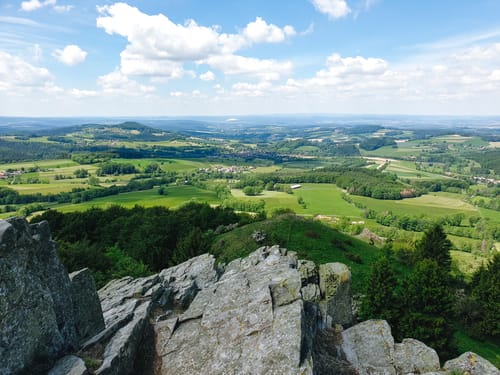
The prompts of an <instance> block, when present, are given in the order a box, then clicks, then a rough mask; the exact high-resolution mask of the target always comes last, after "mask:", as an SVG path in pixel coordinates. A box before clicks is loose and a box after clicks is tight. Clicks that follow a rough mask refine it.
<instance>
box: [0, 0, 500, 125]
mask: <svg viewBox="0 0 500 375" xmlns="http://www.w3.org/2000/svg"><path fill="white" fill-rule="evenodd" d="M318 113H321V114H410V115H452V116H460V115H478V116H481V115H500V1H499V0H474V1H472V0H404V1H402V0H210V1H207V0H137V1H131V0H130V1H126V2H115V1H108V0H97V1H96V0H26V1H17V0H16V1H14V0H0V116H51V117H56V116H197V115H260V114H262V115H265V114H318Z"/></svg>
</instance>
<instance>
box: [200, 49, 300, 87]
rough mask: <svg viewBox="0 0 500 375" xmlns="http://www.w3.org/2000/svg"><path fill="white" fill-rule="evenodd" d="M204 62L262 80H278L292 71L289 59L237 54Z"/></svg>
mask: <svg viewBox="0 0 500 375" xmlns="http://www.w3.org/2000/svg"><path fill="white" fill-rule="evenodd" d="M203 62H204V63H206V64H208V65H210V66H211V67H213V68H215V69H218V70H220V71H222V72H223V73H225V74H229V75H249V76H254V77H258V78H260V79H262V80H271V81H272V80H278V79H280V78H281V76H282V75H289V74H290V73H291V72H292V68H293V66H292V63H291V62H290V61H277V60H268V59H256V58H253V57H243V56H237V55H218V56H212V57H209V58H208V59H207V60H204V61H203Z"/></svg>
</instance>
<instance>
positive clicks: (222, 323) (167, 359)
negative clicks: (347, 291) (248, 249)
mask: <svg viewBox="0 0 500 375" xmlns="http://www.w3.org/2000/svg"><path fill="white" fill-rule="evenodd" d="M290 264H294V261H293V259H290V258H288V257H287V256H286V252H285V250H284V249H280V248H279V247H272V248H261V249H258V250H257V251H256V252H254V253H252V254H251V255H250V256H249V257H248V258H245V259H239V260H236V261H234V262H232V263H231V264H229V265H228V266H227V267H226V272H225V273H224V274H223V275H222V277H221V278H220V280H218V281H217V282H215V283H213V284H212V285H210V286H208V287H207V288H205V289H203V290H201V291H200V292H199V293H197V295H196V296H195V298H194V300H193V302H192V303H191V305H190V306H189V308H188V309H187V310H186V311H185V312H184V313H182V314H181V315H180V316H179V317H178V319H173V320H172V319H169V320H165V321H164V322H161V324H157V325H156V327H155V330H156V332H157V334H156V335H155V336H156V338H157V340H156V351H157V355H158V357H159V359H160V366H161V367H160V368H161V371H160V372H161V373H162V374H201V373H206V374H311V373H312V361H311V356H310V353H308V350H307V348H304V345H303V344H304V336H305V332H304V324H303V323H304V315H305V312H304V304H303V302H302V299H301V294H300V289H301V278H300V274H299V272H298V271H297V269H295V268H291V267H290Z"/></svg>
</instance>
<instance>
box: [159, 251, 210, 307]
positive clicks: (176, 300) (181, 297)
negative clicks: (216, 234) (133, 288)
mask: <svg viewBox="0 0 500 375" xmlns="http://www.w3.org/2000/svg"><path fill="white" fill-rule="evenodd" d="M159 278H160V279H161V281H162V285H163V287H164V289H167V290H168V292H167V293H164V294H163V297H164V298H163V301H162V303H161V304H162V305H163V306H164V307H167V306H168V305H176V306H180V307H182V308H184V309H185V308H187V307H188V306H189V304H190V303H191V301H192V300H193V299H194V297H195V296H196V294H197V293H198V291H199V290H201V289H203V288H206V287H208V286H210V285H211V284H213V283H214V282H215V281H216V280H217V278H218V275H217V271H216V269H215V258H214V257H213V256H212V255H210V254H203V255H200V256H197V257H195V258H192V259H190V260H188V261H186V262H184V263H181V264H179V265H177V266H175V267H171V268H168V269H166V270H163V271H162V272H161V273H160V274H159Z"/></svg>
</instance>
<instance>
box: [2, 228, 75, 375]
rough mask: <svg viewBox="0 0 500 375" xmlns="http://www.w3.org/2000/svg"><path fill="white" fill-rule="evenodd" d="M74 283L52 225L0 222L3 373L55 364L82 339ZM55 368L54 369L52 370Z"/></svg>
mask: <svg viewBox="0 0 500 375" xmlns="http://www.w3.org/2000/svg"><path fill="white" fill-rule="evenodd" d="M70 290H71V283H70V279H69V277H68V274H67V272H66V271H65V269H64V267H63V265H62V264H61V262H60V261H59V259H58V258H57V254H56V244H55V242H54V241H52V239H51V236H50V231H49V227H48V223H47V222H41V223H38V224H33V225H29V224H28V222H27V221H26V220H25V219H24V218H11V219H8V220H5V221H3V220H2V221H0V297H1V298H0V369H2V371H3V373H7V374H10V373H16V372H20V371H23V370H26V369H31V368H32V366H34V365H37V366H38V365H41V364H43V363H47V364H48V363H51V362H53V361H54V360H55V359H57V358H59V357H60V356H62V355H64V354H65V353H67V352H69V351H71V350H74V349H75V348H76V347H77V345H78V338H77V334H76V329H75V320H74V318H73V305H72V300H71V292H70ZM49 368H50V367H49Z"/></svg>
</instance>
